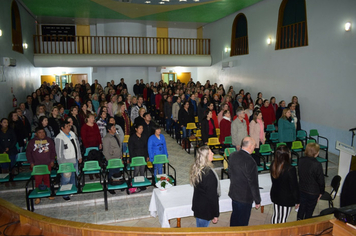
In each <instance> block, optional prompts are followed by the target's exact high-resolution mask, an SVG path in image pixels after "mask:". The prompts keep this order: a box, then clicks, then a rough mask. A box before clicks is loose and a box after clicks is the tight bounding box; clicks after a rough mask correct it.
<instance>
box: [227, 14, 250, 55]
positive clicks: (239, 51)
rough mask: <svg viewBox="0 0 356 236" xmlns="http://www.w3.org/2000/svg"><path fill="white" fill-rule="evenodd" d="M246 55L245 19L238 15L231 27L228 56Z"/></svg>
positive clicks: (243, 16) (242, 15)
mask: <svg viewBox="0 0 356 236" xmlns="http://www.w3.org/2000/svg"><path fill="white" fill-rule="evenodd" d="M244 54H248V35H247V19H246V16H245V15H244V14H242V13H240V14H238V15H237V16H236V18H235V20H234V23H233V25H232V34H231V52H230V56H236V55H244Z"/></svg>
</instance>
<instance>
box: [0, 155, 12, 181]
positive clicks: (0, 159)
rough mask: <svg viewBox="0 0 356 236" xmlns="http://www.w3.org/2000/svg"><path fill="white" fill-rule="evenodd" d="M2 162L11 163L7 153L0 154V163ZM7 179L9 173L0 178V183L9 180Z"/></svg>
mask: <svg viewBox="0 0 356 236" xmlns="http://www.w3.org/2000/svg"><path fill="white" fill-rule="evenodd" d="M3 163H11V160H10V158H9V155H8V154H7V153H1V154H0V164H3ZM9 181H10V173H8V175H7V176H4V177H1V178H0V183H5V182H9Z"/></svg>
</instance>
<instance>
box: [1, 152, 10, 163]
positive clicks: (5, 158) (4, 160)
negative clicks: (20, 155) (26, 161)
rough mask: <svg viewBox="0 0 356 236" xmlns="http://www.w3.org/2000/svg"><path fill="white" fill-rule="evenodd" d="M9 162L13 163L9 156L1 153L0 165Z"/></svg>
mask: <svg viewBox="0 0 356 236" xmlns="http://www.w3.org/2000/svg"><path fill="white" fill-rule="evenodd" d="M8 162H11V160H10V158H9V154H7V153H1V154H0V163H8Z"/></svg>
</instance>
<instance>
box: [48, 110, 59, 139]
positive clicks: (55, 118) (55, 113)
mask: <svg viewBox="0 0 356 236" xmlns="http://www.w3.org/2000/svg"><path fill="white" fill-rule="evenodd" d="M48 125H49V126H51V127H52V129H53V132H54V136H57V135H58V134H59V131H60V128H59V126H60V116H59V109H58V107H57V106H54V107H52V111H51V114H50V115H49V118H48Z"/></svg>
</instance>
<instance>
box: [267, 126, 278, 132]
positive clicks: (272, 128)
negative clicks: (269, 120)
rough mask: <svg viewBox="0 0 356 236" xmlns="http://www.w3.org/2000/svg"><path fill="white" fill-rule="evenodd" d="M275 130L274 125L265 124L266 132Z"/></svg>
mask: <svg viewBox="0 0 356 236" xmlns="http://www.w3.org/2000/svg"><path fill="white" fill-rule="evenodd" d="M275 130H276V127H275V126H274V125H267V128H266V131H267V132H273V131H275Z"/></svg>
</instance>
